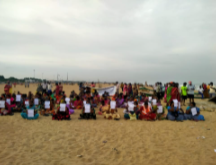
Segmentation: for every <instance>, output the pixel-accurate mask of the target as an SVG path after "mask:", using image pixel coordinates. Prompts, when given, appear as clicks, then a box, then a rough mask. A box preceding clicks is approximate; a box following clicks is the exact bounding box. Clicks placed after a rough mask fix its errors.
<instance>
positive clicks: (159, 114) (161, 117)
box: [156, 100, 166, 120]
mask: <svg viewBox="0 0 216 165" xmlns="http://www.w3.org/2000/svg"><path fill="white" fill-rule="evenodd" d="M159 107H162V112H159ZM156 113H157V119H158V120H165V119H166V114H165V110H164V108H163V106H162V104H161V101H160V100H157V110H156Z"/></svg>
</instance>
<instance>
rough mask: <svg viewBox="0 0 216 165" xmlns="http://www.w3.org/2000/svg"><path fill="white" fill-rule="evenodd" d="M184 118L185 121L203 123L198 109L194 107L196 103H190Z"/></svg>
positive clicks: (202, 117)
mask: <svg viewBox="0 0 216 165" xmlns="http://www.w3.org/2000/svg"><path fill="white" fill-rule="evenodd" d="M185 118H186V119H187V120H195V121H204V120H205V118H204V116H203V115H201V114H200V109H199V108H198V107H196V103H195V102H192V103H191V104H190V106H188V107H187V109H186V114H185Z"/></svg>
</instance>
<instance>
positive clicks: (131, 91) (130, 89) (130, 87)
mask: <svg viewBox="0 0 216 165" xmlns="http://www.w3.org/2000/svg"><path fill="white" fill-rule="evenodd" d="M128 94H129V95H133V89H132V85H131V83H130V84H129V86H128Z"/></svg>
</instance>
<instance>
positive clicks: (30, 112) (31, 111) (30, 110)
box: [28, 109, 34, 117]
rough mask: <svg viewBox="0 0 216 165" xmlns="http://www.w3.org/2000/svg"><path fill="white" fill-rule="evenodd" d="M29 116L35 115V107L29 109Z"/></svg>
mask: <svg viewBox="0 0 216 165" xmlns="http://www.w3.org/2000/svg"><path fill="white" fill-rule="evenodd" d="M28 117H34V109H28Z"/></svg>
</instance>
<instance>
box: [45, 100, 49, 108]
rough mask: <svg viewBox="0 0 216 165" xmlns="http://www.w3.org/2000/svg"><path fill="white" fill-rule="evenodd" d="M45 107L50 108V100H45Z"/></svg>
mask: <svg viewBox="0 0 216 165" xmlns="http://www.w3.org/2000/svg"><path fill="white" fill-rule="evenodd" d="M44 105H45V109H50V101H45V103H44Z"/></svg>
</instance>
